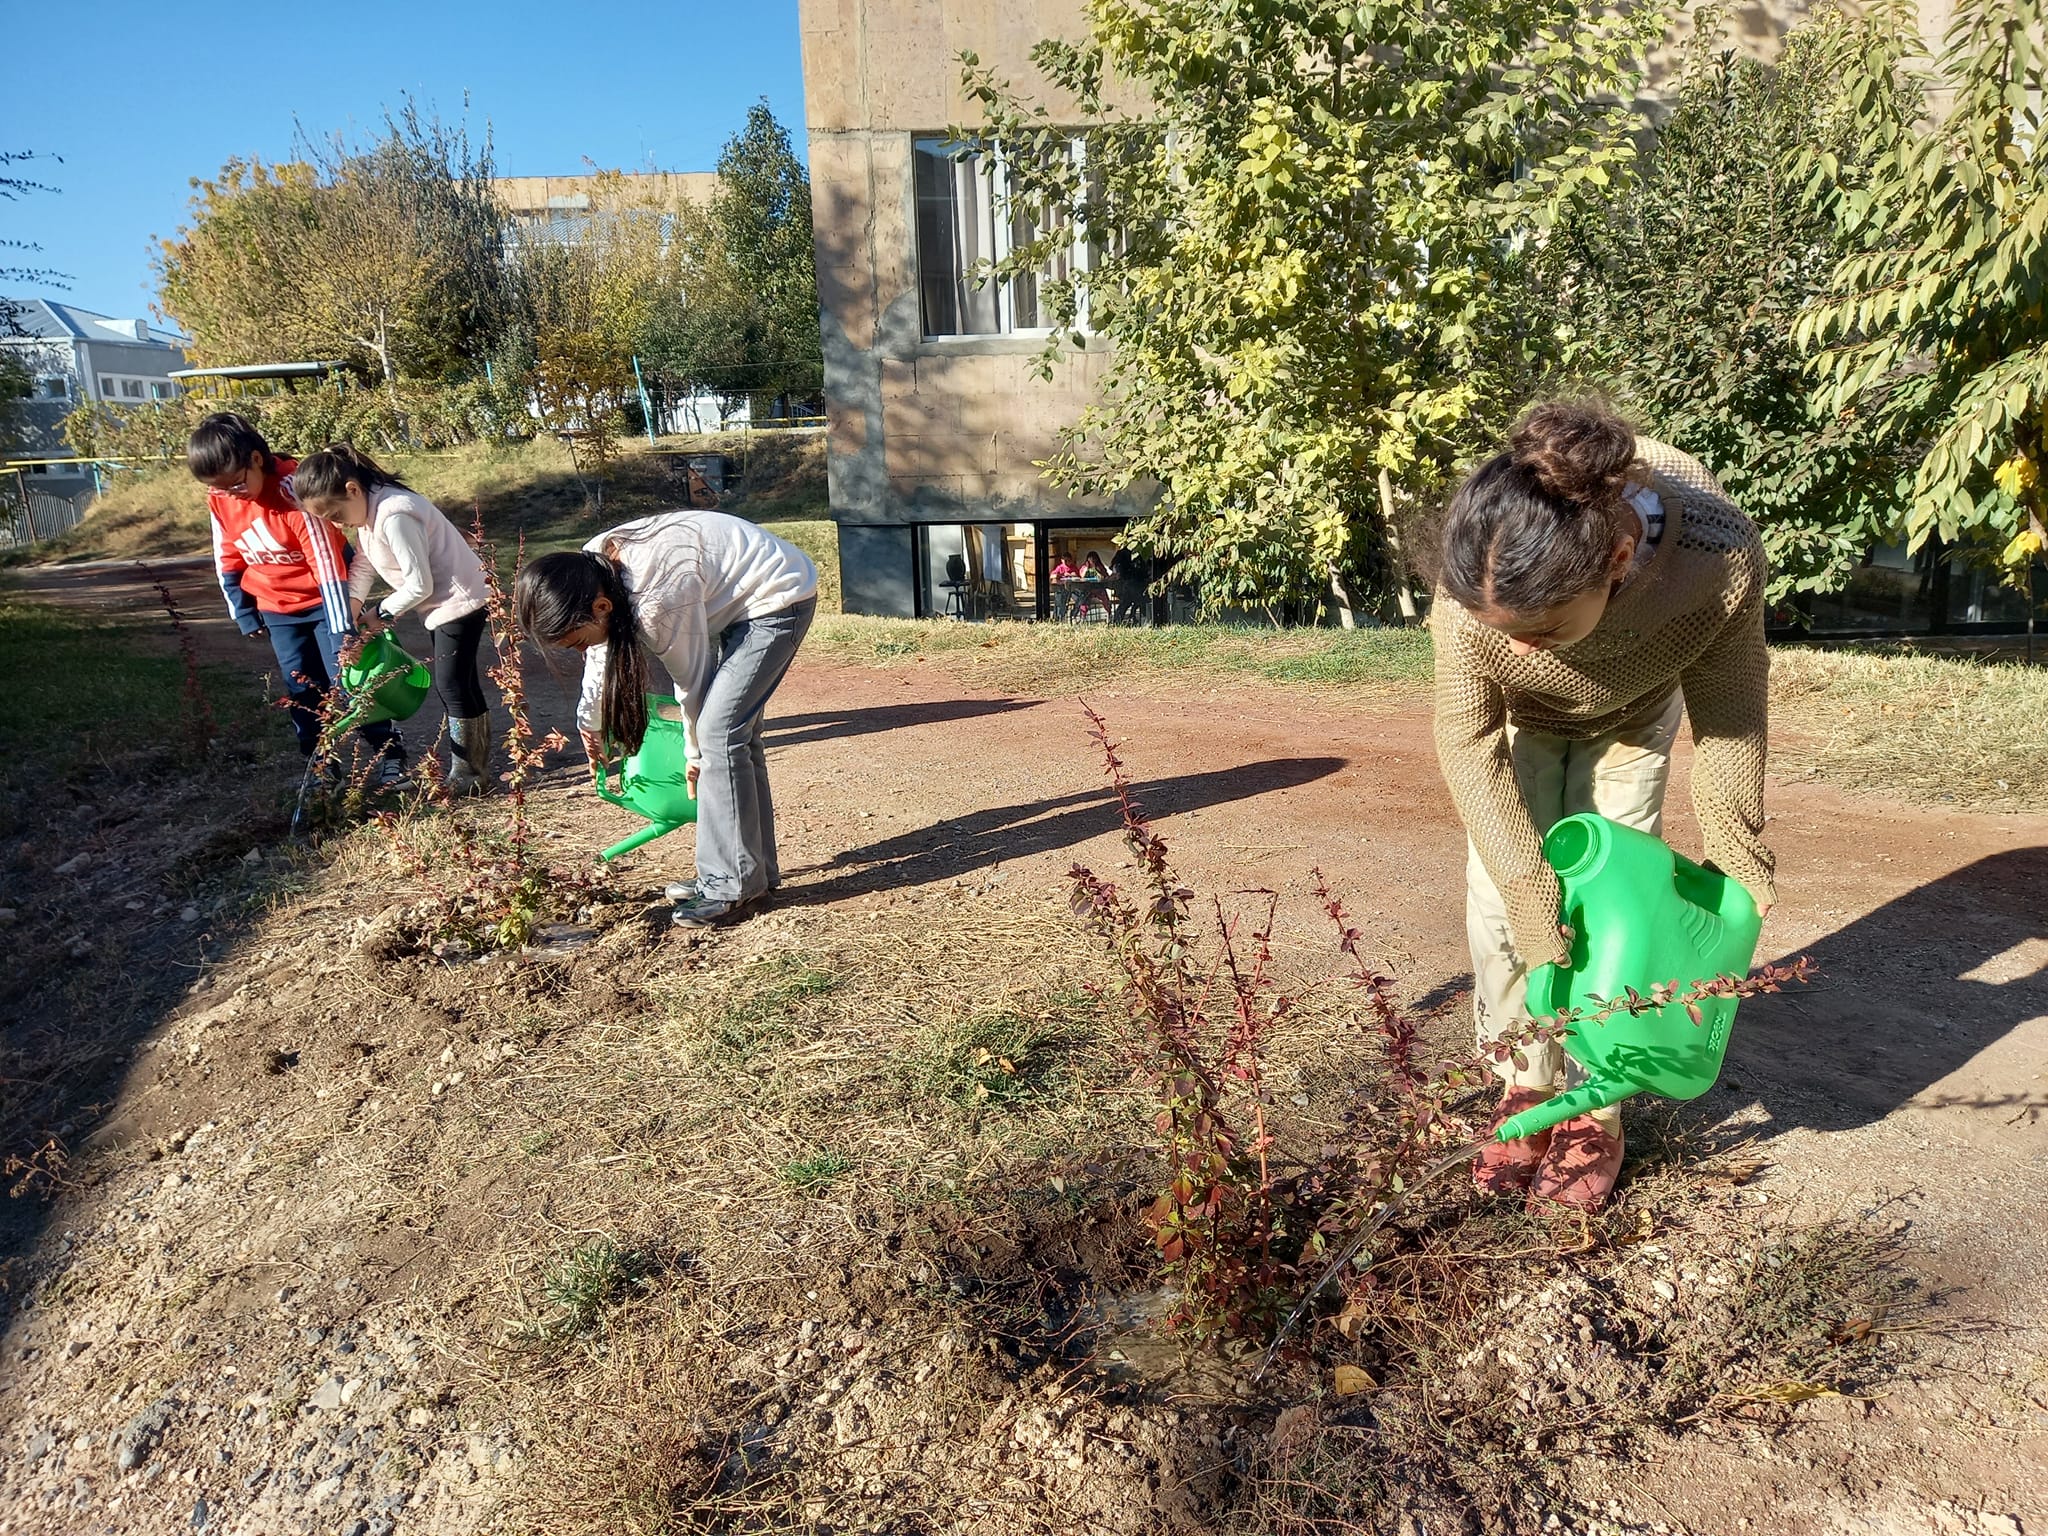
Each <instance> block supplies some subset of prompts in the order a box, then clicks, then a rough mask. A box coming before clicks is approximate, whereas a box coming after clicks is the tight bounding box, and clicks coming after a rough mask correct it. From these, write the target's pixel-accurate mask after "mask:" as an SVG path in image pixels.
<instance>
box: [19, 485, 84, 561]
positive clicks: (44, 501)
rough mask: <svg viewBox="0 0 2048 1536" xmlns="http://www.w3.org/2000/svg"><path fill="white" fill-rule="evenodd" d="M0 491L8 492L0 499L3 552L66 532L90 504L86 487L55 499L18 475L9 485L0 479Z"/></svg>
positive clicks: (51, 494) (53, 494)
mask: <svg viewBox="0 0 2048 1536" xmlns="http://www.w3.org/2000/svg"><path fill="white" fill-rule="evenodd" d="M0 492H11V493H12V494H9V495H5V496H0V500H4V502H5V519H6V520H5V522H4V523H0V548H5V549H18V548H21V547H22V546H24V545H31V544H41V543H42V542H44V541H45V540H47V539H54V538H55V537H57V535H58V534H60V533H65V532H68V531H69V530H70V529H72V528H75V527H77V526H78V523H79V520H80V519H81V518H83V517H84V516H85V513H86V509H87V508H88V507H90V506H91V505H92V503H93V492H92V489H91V488H90V487H86V488H85V489H82V490H78V491H74V492H73V493H72V494H71V495H69V496H59V495H56V494H55V493H53V492H50V491H45V490H41V489H39V488H38V487H36V486H33V485H30V484H29V483H28V479H27V477H26V476H25V475H22V474H20V473H19V472H17V473H16V474H15V476H14V484H13V485H12V486H9V485H8V484H7V483H6V481H4V480H0Z"/></svg>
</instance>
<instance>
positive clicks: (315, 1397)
mask: <svg viewBox="0 0 2048 1536" xmlns="http://www.w3.org/2000/svg"><path fill="white" fill-rule="evenodd" d="M341 1404H342V1386H341V1378H340V1377H339V1376H330V1377H328V1378H327V1379H326V1380H325V1381H323V1382H321V1383H320V1385H319V1386H317V1387H315V1388H314V1389H313V1390H312V1392H311V1393H310V1394H308V1396H307V1398H306V1406H307V1407H308V1408H319V1409H322V1410H324V1411H326V1412H329V1413H331V1412H333V1411H334V1410H335V1409H336V1408H339V1407H340V1406H341Z"/></svg>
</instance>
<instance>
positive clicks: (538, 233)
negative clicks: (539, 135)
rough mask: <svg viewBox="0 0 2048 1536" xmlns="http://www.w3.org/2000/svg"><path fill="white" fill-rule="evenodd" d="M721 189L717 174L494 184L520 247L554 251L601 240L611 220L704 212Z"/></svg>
mask: <svg viewBox="0 0 2048 1536" xmlns="http://www.w3.org/2000/svg"><path fill="white" fill-rule="evenodd" d="M717 187H718V175H717V173H716V172H714V171H623V172H615V173H611V174H606V175H596V174H593V175H586V176H500V177H498V178H497V179H496V180H494V181H493V182H492V183H491V190H492V191H493V192H495V193H496V194H497V198H498V206H499V207H501V208H503V209H504V210H505V215H506V226H507V232H508V233H509V235H510V236H511V238H512V240H513V242H514V243H515V244H555V245H560V244H568V243H573V242H577V241H581V240H587V239H591V238H593V237H601V236H602V233H603V230H604V225H605V222H606V221H607V220H609V219H613V218H620V217H648V216H652V217H657V218H658V217H660V216H661V215H662V214H663V213H673V212H674V211H675V210H677V209H679V208H682V207H685V206H688V205H692V204H694V205H697V206H700V207H701V206H702V205H703V204H705V203H708V202H709V201H710V200H711V194H712V193H713V192H714V191H716V190H717Z"/></svg>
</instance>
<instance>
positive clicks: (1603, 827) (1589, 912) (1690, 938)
mask: <svg viewBox="0 0 2048 1536" xmlns="http://www.w3.org/2000/svg"><path fill="white" fill-rule="evenodd" d="M1543 855H1544V857H1545V858H1547V859H1549V860H1550V863H1551V865H1552V867H1553V868H1555V869H1556V870H1557V877H1558V880H1559V881H1560V882H1561V883H1562V884H1563V886H1564V920H1565V922H1566V923H1567V924H1569V925H1570V927H1571V929H1572V932H1573V933H1574V934H1575V935H1576V937H1574V938H1573V940H1572V954H1571V964H1570V965H1569V966H1568V967H1567V966H1557V965H1543V966H1538V967H1537V968H1536V969H1535V970H1533V971H1531V972H1530V973H1529V992H1528V998H1529V1002H1528V1007H1529V1017H1530V1018H1532V1019H1544V1018H1552V1017H1555V1016H1556V1015H1557V1014H1558V1013H1559V1012H1561V1011H1562V1010H1564V1009H1566V1008H1578V1009H1582V1010H1584V1011H1585V1012H1586V1013H1587V1014H1588V1015H1591V1014H1592V1013H1594V1012H1597V1011H1598V1009H1599V1007H1600V1004H1599V1003H1598V1002H1596V1001H1595V999H1596V998H1615V997H1622V996H1625V995H1626V993H1627V990H1628V989H1629V988H1630V987H1634V988H1635V989H1636V991H1638V992H1644V993H1646V992H1648V991H1649V990H1650V988H1651V987H1653V986H1656V985H1657V984H1659V983H1662V982H1671V981H1675V982H1677V983H1678V986H1679V989H1680V990H1684V989H1687V988H1690V987H1691V986H1692V985H1694V984H1695V983H1697V982H1702V981H1708V980H1711V979H1712V978H1714V977H1716V976H1724V975H1725V976H1746V975H1748V974H1749V963H1750V960H1751V958H1752V956H1754V955H1755V953H1756V940H1757V934H1758V932H1759V931H1760V930H1761V929H1762V927H1763V919H1762V918H1761V917H1760V916H1759V915H1758V913H1757V910H1756V903H1755V902H1754V901H1753V900H1751V899H1750V895H1749V892H1748V891H1746V890H1744V889H1743V888H1742V887H1741V886H1740V885H1738V884H1737V883H1736V882H1735V881H1733V880H1731V879H1729V878H1728V877H1727V876H1726V875H1723V874H1718V873H1716V872H1715V871H1713V870H1711V869H1702V868H1701V867H1700V866H1699V865H1697V864H1695V863H1693V862H1692V861H1691V860H1690V859H1683V858H1680V857H1679V856H1678V855H1677V854H1675V853H1673V852H1672V851H1671V849H1670V848H1669V847H1668V846H1667V845H1666V844H1665V843H1664V841H1663V840H1662V839H1661V838H1656V837H1652V836H1650V834H1649V833H1647V832H1638V831H1636V830H1635V829H1634V828H1633V827H1624V826H1622V825H1621V824H1620V823H1619V822H1615V821H1609V820H1608V819H1607V818H1606V817H1605V816H1567V817H1566V818H1565V819H1564V820H1562V821H1560V822H1559V823H1558V824H1557V825H1556V826H1554V827H1552V828H1551V829H1550V833H1549V835H1548V836H1547V837H1545V838H1544V839H1543ZM1735 1002H1736V1000H1735V999H1734V998H1732V997H1709V998H1701V999H1700V1000H1699V1004H1698V1006H1699V1010H1700V1014H1701V1022H1700V1023H1698V1024H1695V1023H1694V1022H1693V1021H1692V1017H1691V1015H1689V1014H1688V1013H1687V1012H1686V1011H1685V1007H1684V1005H1683V1004H1681V1003H1676V1002H1673V1003H1667V1004H1666V1005H1665V1006H1664V1007H1662V1008H1658V1009H1654V1010H1652V1011H1649V1012H1646V1013H1640V1014H1633V1015H1632V1014H1629V1013H1626V1012H1622V1013H1615V1014H1611V1015H1609V1016H1608V1017H1607V1018H1605V1019H1603V1020H1600V1021H1598V1022H1595V1021H1593V1020H1592V1019H1591V1018H1590V1017H1588V1018H1586V1019H1584V1020H1582V1021H1581V1022H1579V1023H1577V1024H1574V1025H1573V1026H1572V1027H1571V1032H1570V1033H1569V1034H1567V1035H1566V1036H1565V1037H1564V1041H1563V1044H1564V1048H1565V1049H1566V1050H1567V1051H1569V1052H1570V1053H1571V1056H1572V1059H1573V1060H1575V1061H1577V1062H1578V1063H1579V1065H1580V1066H1582V1067H1584V1068H1585V1069H1586V1075H1587V1080H1586V1081H1585V1082H1583V1083H1581V1084H1580V1085H1579V1086H1578V1087H1576V1088H1573V1089H1569V1090H1568V1091H1566V1092H1564V1093H1561V1094H1559V1095H1557V1097H1556V1098H1553V1099H1550V1100H1548V1101H1547V1102H1545V1103H1542V1104H1539V1105H1537V1106H1536V1107H1535V1108H1534V1109H1528V1110H1524V1111H1523V1112H1522V1113H1521V1114H1519V1115H1515V1116H1512V1117H1511V1118H1509V1119H1508V1120H1507V1121H1505V1122H1504V1123H1503V1124H1502V1125H1501V1128H1500V1130H1499V1131H1498V1132H1497V1133H1496V1135H1497V1137H1498V1139H1500V1140H1501V1141H1513V1140H1515V1139H1516V1138H1517V1137H1520V1136H1533V1135H1535V1134H1536V1133H1537V1132H1538V1131H1547V1130H1549V1129H1550V1128H1551V1127H1552V1126H1553V1125H1557V1124H1558V1123H1560V1122H1561V1121H1565V1120H1569V1119H1571V1118H1572V1116H1574V1115H1583V1114H1586V1113H1588V1112H1589V1111H1591V1110H1596V1109H1605V1108H1607V1107H1608V1106H1609V1105H1610V1104H1618V1103H1620V1102H1621V1101H1622V1100H1623V1099H1625V1098H1627V1097H1628V1096H1629V1095H1630V1094H1635V1093H1645V1092H1648V1093H1658V1094H1662V1095H1663V1096H1664V1097H1665V1098H1667V1099H1696V1098H1698V1097H1699V1096H1700V1095H1701V1094H1703V1093H1705V1092H1706V1091H1707V1090H1708V1089H1709V1088H1711V1087H1713V1086H1714V1080H1715V1079H1716V1078H1718V1077H1719V1076H1720V1075H1721V1058H1722V1056H1723V1055H1724V1054H1726V1052H1727V1050H1728V1031H1729V1029H1730V1028H1731V1027H1732V1026H1733V1025H1734V1023H1735Z"/></svg>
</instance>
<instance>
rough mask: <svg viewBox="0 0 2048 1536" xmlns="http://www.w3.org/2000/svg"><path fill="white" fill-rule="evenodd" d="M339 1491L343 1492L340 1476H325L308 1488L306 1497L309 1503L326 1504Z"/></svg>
mask: <svg viewBox="0 0 2048 1536" xmlns="http://www.w3.org/2000/svg"><path fill="white" fill-rule="evenodd" d="M339 1492H341V1479H340V1478H338V1477H323V1478H321V1479H320V1481H319V1482H317V1483H315V1484H314V1485H313V1486H312V1487H311V1488H309V1489H308V1490H306V1499H307V1501H308V1502H309V1503H313V1504H325V1503H326V1502H327V1501H328V1500H329V1499H331V1498H333V1497H334V1496H335V1495H336V1494H337V1493H339Z"/></svg>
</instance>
